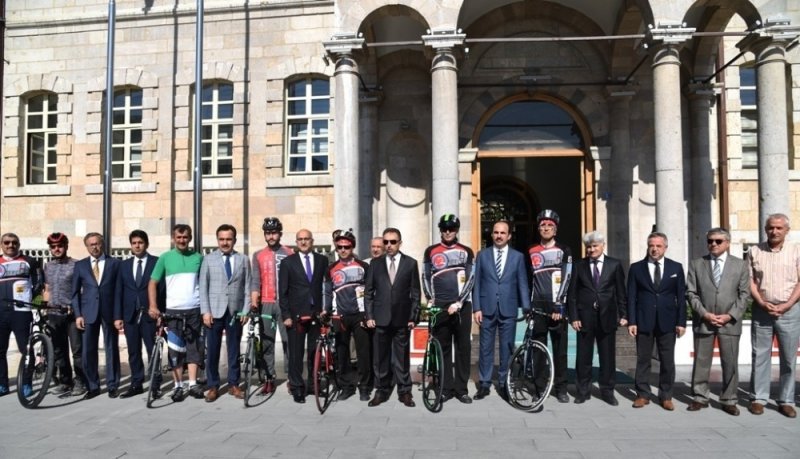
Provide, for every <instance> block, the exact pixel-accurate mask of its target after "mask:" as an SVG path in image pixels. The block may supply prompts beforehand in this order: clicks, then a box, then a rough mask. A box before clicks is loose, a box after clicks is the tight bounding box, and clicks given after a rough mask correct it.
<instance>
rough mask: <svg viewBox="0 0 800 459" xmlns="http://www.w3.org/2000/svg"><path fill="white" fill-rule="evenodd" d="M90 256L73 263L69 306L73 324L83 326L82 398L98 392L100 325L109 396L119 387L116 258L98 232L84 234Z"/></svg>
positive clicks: (117, 261)
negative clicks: (84, 378)
mask: <svg viewBox="0 0 800 459" xmlns="http://www.w3.org/2000/svg"><path fill="white" fill-rule="evenodd" d="M83 243H84V245H85V246H86V250H87V251H88V252H89V256H88V257H86V258H84V259H82V260H79V261H78V262H77V263H75V272H74V274H73V276H72V309H73V310H74V311H75V325H76V326H77V327H78V329H80V330H83V331H84V333H83V356H82V360H83V369H84V371H85V373H86V379H87V383H88V384H87V385H88V389H89V390H88V391H87V392H86V395H84V396H83V398H84V399H86V400H88V399H92V398H95V397H97V396H98V395H100V375H99V374H98V370H97V368H98V363H97V352H98V349H97V341H98V339H99V338H100V328H101V327H102V329H103V337H104V341H105V354H106V387H107V388H108V396H109V397H111V398H117V396H119V391H118V389H117V386H118V385H119V332H118V330H120V329H122V309H121V308H120V307H119V306H120V305H119V303H118V302H117V296H116V286H117V273H118V272H119V260H116V259H114V258H111V257H109V256H107V255H106V254H105V253H104V251H105V241H104V240H103V235H102V234H100V233H89V234H87V235H86V237H84V238H83Z"/></svg>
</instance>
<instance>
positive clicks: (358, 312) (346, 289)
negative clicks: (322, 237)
mask: <svg viewBox="0 0 800 459" xmlns="http://www.w3.org/2000/svg"><path fill="white" fill-rule="evenodd" d="M333 245H334V246H335V247H336V254H337V255H338V257H339V259H338V260H336V261H334V262H333V263H331V264H330V265H329V266H328V270H327V271H326V273H325V280H324V284H323V293H324V295H323V298H322V301H323V305H324V308H323V311H322V313H323V314H324V315H326V314H334V315H338V316H339V317H340V318H341V327H340V328H339V329H338V330H336V355H337V359H338V362H337V364H338V367H339V373H338V378H339V386H340V387H341V388H342V391H341V393H339V400H347V399H348V398H350V397H351V396H353V395H354V394H355V393H356V386H358V392H359V399H360V400H361V401H362V402H368V401H369V398H370V395H371V392H372V385H373V377H372V334H371V333H370V331H369V330H367V328H366V324H365V320H366V319H365V316H364V279H365V277H366V272H367V267H368V266H369V265H367V264H366V263H364V262H363V261H361V260H358V259H356V257H355V256H354V255H353V250H354V249H355V248H356V237H355V235H353V230H352V229H349V230H347V231H344V230H336V231H334V232H333ZM351 338H352V340H353V341H354V342H355V348H356V362H357V363H356V366H357V369H358V371H357V372H356V371H354V368H353V366H352V365H351V364H350V340H351Z"/></svg>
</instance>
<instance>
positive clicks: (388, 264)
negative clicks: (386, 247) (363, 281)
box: [386, 252, 402, 273]
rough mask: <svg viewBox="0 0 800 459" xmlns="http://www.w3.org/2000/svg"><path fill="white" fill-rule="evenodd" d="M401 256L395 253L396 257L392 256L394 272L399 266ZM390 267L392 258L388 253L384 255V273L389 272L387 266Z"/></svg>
mask: <svg viewBox="0 0 800 459" xmlns="http://www.w3.org/2000/svg"><path fill="white" fill-rule="evenodd" d="M401 255H402V254H401V253H400V252H397V255H395V256H394V272H395V273H396V272H397V268H398V267H399V266H400V256H401ZM391 265H392V256H391V255H389V254H388V253H387V254H386V271H389V266H391Z"/></svg>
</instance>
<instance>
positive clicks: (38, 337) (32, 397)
mask: <svg viewBox="0 0 800 459" xmlns="http://www.w3.org/2000/svg"><path fill="white" fill-rule="evenodd" d="M52 377H53V343H52V342H50V338H49V337H48V336H47V335H45V334H44V333H41V332H37V333H34V334H33V335H31V337H30V339H29V340H28V347H27V352H26V353H25V355H23V356H22V357H21V358H20V361H19V369H18V371H17V396H18V397H19V402H20V403H21V404H22V406H24V407H25V408H36V407H37V406H39V403H41V401H42V399H44V396H45V395H47V389H48V388H49V387H50V379H51V378H52Z"/></svg>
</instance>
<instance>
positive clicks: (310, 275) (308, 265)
mask: <svg viewBox="0 0 800 459" xmlns="http://www.w3.org/2000/svg"><path fill="white" fill-rule="evenodd" d="M306 277H307V278H308V281H309V282H311V279H312V278H313V277H314V273H312V272H311V260H309V258H308V255H306Z"/></svg>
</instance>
